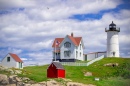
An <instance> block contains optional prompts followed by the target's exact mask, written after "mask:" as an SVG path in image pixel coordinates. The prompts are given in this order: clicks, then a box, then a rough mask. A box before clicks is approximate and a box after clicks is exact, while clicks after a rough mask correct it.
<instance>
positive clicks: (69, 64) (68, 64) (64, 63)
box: [60, 55, 104, 66]
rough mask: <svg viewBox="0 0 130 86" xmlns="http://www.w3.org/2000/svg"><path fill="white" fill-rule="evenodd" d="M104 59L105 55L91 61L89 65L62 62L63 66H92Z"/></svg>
mask: <svg viewBox="0 0 130 86" xmlns="http://www.w3.org/2000/svg"><path fill="white" fill-rule="evenodd" d="M103 58H104V55H102V56H100V57H98V58H96V59H94V60H92V61H90V62H87V63H77V62H60V63H61V64H62V65H67V66H89V65H90V64H92V63H94V62H96V61H98V60H101V59H103Z"/></svg>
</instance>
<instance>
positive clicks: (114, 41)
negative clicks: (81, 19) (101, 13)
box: [105, 21, 120, 57]
mask: <svg viewBox="0 0 130 86" xmlns="http://www.w3.org/2000/svg"><path fill="white" fill-rule="evenodd" d="M105 32H106V33H107V57H119V40H118V33H119V32H120V28H117V27H116V24H114V23H113V21H112V23H111V24H110V25H109V29H107V28H105Z"/></svg>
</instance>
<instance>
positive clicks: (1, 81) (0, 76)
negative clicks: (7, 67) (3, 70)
mask: <svg viewBox="0 0 130 86" xmlns="http://www.w3.org/2000/svg"><path fill="white" fill-rule="evenodd" d="M0 84H1V85H7V84H9V80H8V77H7V75H4V74H0Z"/></svg>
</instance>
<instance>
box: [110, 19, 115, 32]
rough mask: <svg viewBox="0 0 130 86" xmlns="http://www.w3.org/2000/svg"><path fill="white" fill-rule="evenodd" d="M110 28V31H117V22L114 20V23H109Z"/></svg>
mask: <svg viewBox="0 0 130 86" xmlns="http://www.w3.org/2000/svg"><path fill="white" fill-rule="evenodd" d="M109 30H110V31H115V30H116V24H114V23H113V21H112V23H111V24H110V25H109Z"/></svg>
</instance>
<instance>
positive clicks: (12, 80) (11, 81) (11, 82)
mask: <svg viewBox="0 0 130 86" xmlns="http://www.w3.org/2000/svg"><path fill="white" fill-rule="evenodd" d="M16 77H17V75H11V76H9V83H10V84H16V82H17V81H16V79H15V78H16Z"/></svg>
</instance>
